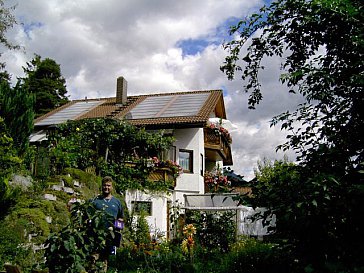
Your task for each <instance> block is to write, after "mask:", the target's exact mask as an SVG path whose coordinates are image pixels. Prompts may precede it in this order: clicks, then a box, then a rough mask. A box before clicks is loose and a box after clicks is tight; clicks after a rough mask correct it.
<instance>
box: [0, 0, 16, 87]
mask: <svg viewBox="0 0 364 273" xmlns="http://www.w3.org/2000/svg"><path fill="white" fill-rule="evenodd" d="M14 8H15V6H13V7H10V8H6V7H5V5H4V1H3V0H0V43H1V44H2V45H3V46H5V48H7V49H19V48H20V47H19V46H18V45H14V44H13V43H12V42H10V41H9V40H8V39H7V38H6V36H5V34H6V32H7V31H8V30H9V28H12V27H13V26H14V25H15V24H16V23H17V22H16V19H15V17H14V15H13V14H12V13H11V12H12V10H14ZM0 57H1V52H0ZM4 68H5V63H3V62H0V80H2V79H5V80H8V79H9V75H8V74H7V73H6V72H5V73H4V72H3V71H2V70H3V69H4Z"/></svg>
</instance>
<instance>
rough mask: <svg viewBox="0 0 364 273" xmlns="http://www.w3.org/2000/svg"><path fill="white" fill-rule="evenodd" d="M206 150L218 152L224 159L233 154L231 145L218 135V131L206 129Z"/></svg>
mask: <svg viewBox="0 0 364 273" xmlns="http://www.w3.org/2000/svg"><path fill="white" fill-rule="evenodd" d="M204 141H205V148H207V149H212V150H216V151H218V152H219V153H220V154H221V156H222V157H223V158H224V159H228V157H229V155H230V154H231V151H230V143H229V140H228V139H225V138H224V136H223V135H220V134H218V133H216V130H214V129H211V128H204Z"/></svg>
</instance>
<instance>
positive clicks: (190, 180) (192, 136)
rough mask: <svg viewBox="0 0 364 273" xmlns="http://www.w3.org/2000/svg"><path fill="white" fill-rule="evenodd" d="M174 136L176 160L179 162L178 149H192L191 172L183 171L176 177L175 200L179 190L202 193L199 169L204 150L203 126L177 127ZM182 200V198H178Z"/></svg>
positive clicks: (178, 195)
mask: <svg viewBox="0 0 364 273" xmlns="http://www.w3.org/2000/svg"><path fill="white" fill-rule="evenodd" d="M174 137H175V138H176V141H175V146H176V152H177V156H176V160H177V163H178V162H179V158H178V151H179V150H180V149H186V150H192V151H193V173H183V174H182V175H180V176H179V177H178V178H177V183H176V187H175V191H176V195H175V196H176V197H178V198H176V200H177V199H180V194H179V193H180V192H183V194H184V193H187V194H188V193H203V191H204V181H203V176H202V175H201V173H200V170H201V164H203V162H201V154H202V157H203V161H204V157H205V151H204V139H203V128H188V129H178V130H175V132H174ZM180 200H181V201H183V198H181V199H180Z"/></svg>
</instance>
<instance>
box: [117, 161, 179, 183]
mask: <svg viewBox="0 0 364 273" xmlns="http://www.w3.org/2000/svg"><path fill="white" fill-rule="evenodd" d="M136 164H138V163H136V162H132V161H129V162H124V165H125V166H127V167H135V166H136ZM148 179H149V180H151V181H155V182H158V181H162V182H166V183H167V182H168V183H171V182H173V183H171V184H173V187H175V186H176V174H175V172H174V170H173V169H172V168H170V167H159V166H155V167H154V170H153V171H152V172H151V173H150V174H149V176H148Z"/></svg>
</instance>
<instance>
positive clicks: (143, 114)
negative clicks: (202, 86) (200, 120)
mask: <svg viewBox="0 0 364 273" xmlns="http://www.w3.org/2000/svg"><path fill="white" fill-rule="evenodd" d="M209 95H210V94H209V93H194V94H176V95H167V96H155V97H147V98H146V99H145V100H144V101H142V102H141V103H139V104H138V105H137V106H136V107H135V108H134V109H132V110H131V111H130V112H129V113H130V118H129V119H146V118H159V117H181V116H195V115H197V114H198V112H199V111H200V109H201V107H202V106H203V105H204V103H205V101H206V99H207V98H208V96H209Z"/></svg>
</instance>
